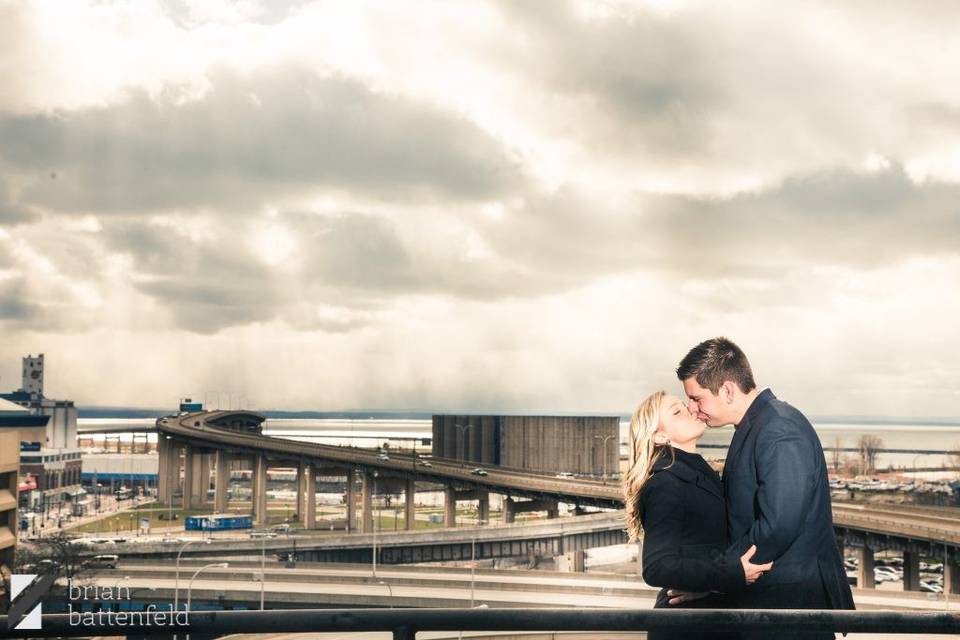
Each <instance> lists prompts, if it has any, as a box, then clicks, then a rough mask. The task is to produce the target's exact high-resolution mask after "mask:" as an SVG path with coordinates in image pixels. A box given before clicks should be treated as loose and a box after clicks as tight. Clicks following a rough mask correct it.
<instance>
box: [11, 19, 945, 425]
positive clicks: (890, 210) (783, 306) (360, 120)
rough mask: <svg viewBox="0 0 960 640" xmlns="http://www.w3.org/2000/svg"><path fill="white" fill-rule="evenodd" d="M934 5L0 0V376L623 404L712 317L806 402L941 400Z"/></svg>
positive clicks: (419, 403) (940, 22) (103, 386)
mask: <svg viewBox="0 0 960 640" xmlns="http://www.w3.org/2000/svg"><path fill="white" fill-rule="evenodd" d="M955 13H956V9H955V8H954V7H952V5H949V3H934V4H927V5H924V7H922V8H917V7H913V6H911V7H902V8H900V7H896V6H894V5H889V6H887V5H885V6H883V7H874V6H873V4H871V3H860V2H855V3H845V4H844V5H843V6H837V5H835V4H830V3H816V2H814V3H808V2H805V3H792V2H788V3H777V5H775V6H774V5H767V4H763V3H755V2H754V3H750V2H747V3H740V4H735V5H724V6H715V5H712V4H710V3H698V2H686V1H681V2H661V1H659V0H657V1H653V0H651V1H649V2H646V1H643V0H636V1H626V0H623V1H621V0H571V1H570V2H520V3H517V2H497V1H494V0H490V1H487V0H468V1H466V2H458V3H445V2H427V3H423V4H414V5H409V4H391V3H381V2H373V1H371V2H365V1H357V2H350V3H343V2H327V1H324V0H313V1H310V0H304V1H289V2H257V1H255V0H244V1H242V2H224V1H221V0H171V1H169V2H160V1H156V2H139V1H137V2H135V1H129V2H125V1H122V0H118V1H117V2H110V3H101V2H89V3H85V2H75V3H73V2H72V3H67V4H63V3H47V2H42V1H37V2H3V1H2V0H0V329H2V330H3V332H4V340H3V341H0V374H2V377H3V379H4V380H6V381H10V380H15V379H16V372H17V369H18V364H19V358H20V357H21V356H22V355H23V354H24V353H27V352H31V351H32V352H38V351H43V352H45V353H47V354H48V357H49V358H50V362H51V376H52V377H51V384H53V385H54V386H53V387H51V389H50V391H51V393H54V394H55V395H61V396H71V397H73V398H75V399H77V400H78V401H80V402H83V403H105V402H107V401H109V402H110V403H113V404H120V403H130V404H160V405H163V404H169V402H170V399H171V398H175V397H177V396H178V395H181V394H182V393H184V392H187V391H189V392H190V393H194V394H202V391H203V390H204V389H226V388H229V389H230V390H231V391H233V392H235V393H237V394H242V395H245V396H246V397H247V398H248V399H249V401H250V403H252V404H253V405H255V406H277V407H299V408H318V409H341V408H361V407H365V408H393V409H397V408H399V409H404V408H407V409H418V410H431V409H436V410H492V411H495V410H511V411H544V410H551V411H553V410H571V411H574V410H576V411H628V410H629V409H630V408H631V406H632V405H633V404H634V403H635V402H636V401H637V400H638V399H639V398H640V397H642V395H643V394H644V393H645V392H647V391H648V390H650V389H653V388H658V387H667V388H671V385H674V384H675V381H674V380H673V379H672V374H671V372H672V370H673V367H674V366H675V365H676V361H677V359H678V358H679V357H680V356H681V355H682V353H683V352H684V351H685V350H686V349H687V348H688V347H689V346H691V345H692V344H694V343H696V342H697V341H699V340H702V339H703V338H705V337H707V336H711V335H718V334H726V335H730V336H731V337H733V338H734V339H736V340H738V341H739V342H741V343H742V345H743V346H744V348H745V349H746V350H747V351H748V353H749V354H750V355H751V358H752V359H753V361H754V366H755V369H756V370H757V372H758V375H759V376H760V378H761V379H762V380H763V381H764V382H769V383H770V384H773V385H774V386H775V387H776V389H777V390H782V391H783V393H782V394H781V395H784V396H786V397H789V398H791V399H794V400H795V401H796V402H797V403H798V404H800V405H802V406H804V407H805V408H806V409H808V410H809V411H811V412H821V413H834V414H842V413H850V414H869V413H888V414H896V413H900V414H908V415H910V414H917V415H921V414H923V415H953V414H955V413H956V410H955V406H956V403H955V396H956V393H957V392H955V391H953V390H952V386H951V385H952V382H951V381H952V380H954V379H956V375H957V374H958V373H960V372H958V371H957V365H956V363H957V362H960V341H958V340H957V339H955V337H954V331H953V329H952V324H951V323H953V322H954V319H955V318H956V317H957V315H958V314H960V301H958V300H957V299H956V296H955V295H954V294H953V292H954V291H956V290H957V286H958V284H960V262H958V259H957V255H958V244H957V241H956V238H957V237H960V208H958V205H957V203H958V202H960V153H958V150H960V89H958V87H960V67H957V65H955V64H953V63H952V61H953V60H955V59H957V58H958V57H960V43H958V41H957V39H956V38H955V35H954V33H953V31H952V29H951V28H950V25H952V24H953V23H954V22H955V18H956V15H955ZM133 360H136V361H140V362H149V363H150V366H147V367H143V366H141V367H136V368H135V369H136V370H133V369H134V368H131V367H129V366H127V367H125V369H124V370H125V373H124V375H123V376H120V377H119V378H121V379H117V377H116V376H113V377H111V376H107V375H105V374H104V372H106V371H113V370H115V369H117V367H118V366H121V363H127V362H129V361H133ZM185 362H189V363H190V365H191V366H189V367H186V366H183V365H184V363H185ZM54 363H55V365H54ZM54 370H56V371H57V373H53V371H54ZM158 371H162V372H164V373H163V375H158V374H157V372H158ZM170 371H176V372H177V373H176V375H169V372H170ZM6 384H7V383H5V385H6ZM7 386H9V385H7ZM107 398H109V400H107Z"/></svg>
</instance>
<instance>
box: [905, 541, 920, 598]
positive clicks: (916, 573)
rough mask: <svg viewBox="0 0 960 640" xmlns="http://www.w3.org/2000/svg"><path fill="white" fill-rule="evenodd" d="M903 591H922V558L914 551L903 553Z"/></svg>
mask: <svg viewBox="0 0 960 640" xmlns="http://www.w3.org/2000/svg"><path fill="white" fill-rule="evenodd" d="M903 590H904V591H920V556H919V555H918V554H917V553H916V552H913V551H904V552H903Z"/></svg>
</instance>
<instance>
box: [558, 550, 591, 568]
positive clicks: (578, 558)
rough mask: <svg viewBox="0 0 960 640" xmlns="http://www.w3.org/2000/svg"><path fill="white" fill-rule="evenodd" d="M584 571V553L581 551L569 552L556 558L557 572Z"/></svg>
mask: <svg viewBox="0 0 960 640" xmlns="http://www.w3.org/2000/svg"><path fill="white" fill-rule="evenodd" d="M585 570H586V552H585V551H584V550H583V549H577V550H575V551H570V552H567V553H564V554H562V555H559V556H557V571H579V572H583V571H585Z"/></svg>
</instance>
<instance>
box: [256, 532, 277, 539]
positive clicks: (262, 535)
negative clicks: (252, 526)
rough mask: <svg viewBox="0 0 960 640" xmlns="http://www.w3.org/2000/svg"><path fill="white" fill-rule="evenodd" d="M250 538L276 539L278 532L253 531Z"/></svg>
mask: <svg viewBox="0 0 960 640" xmlns="http://www.w3.org/2000/svg"><path fill="white" fill-rule="evenodd" d="M250 537H251V538H276V537H277V532H276V531H251V532H250Z"/></svg>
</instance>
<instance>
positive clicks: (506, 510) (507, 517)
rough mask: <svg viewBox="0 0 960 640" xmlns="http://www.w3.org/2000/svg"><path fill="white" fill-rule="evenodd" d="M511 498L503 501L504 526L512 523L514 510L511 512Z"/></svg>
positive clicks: (512, 504)
mask: <svg viewBox="0 0 960 640" xmlns="http://www.w3.org/2000/svg"><path fill="white" fill-rule="evenodd" d="M513 506H514V503H513V498H511V497H510V496H507V497H506V498H504V499H503V522H504V524H510V523H512V522H513V516H514V510H513Z"/></svg>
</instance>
